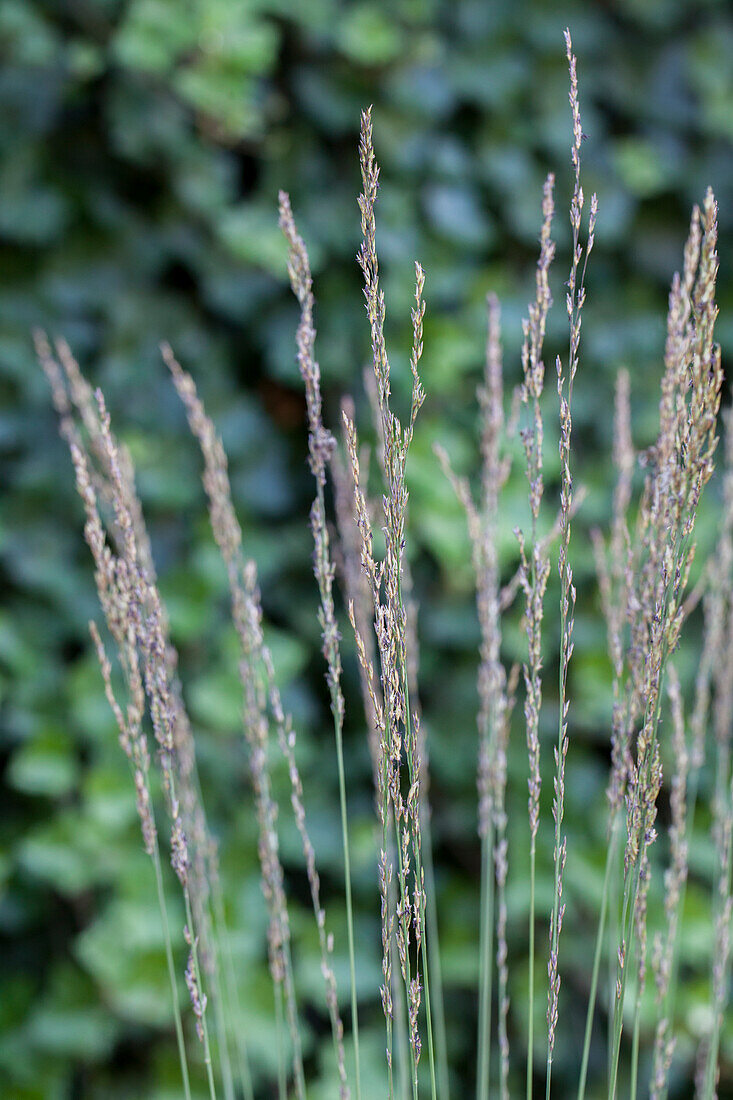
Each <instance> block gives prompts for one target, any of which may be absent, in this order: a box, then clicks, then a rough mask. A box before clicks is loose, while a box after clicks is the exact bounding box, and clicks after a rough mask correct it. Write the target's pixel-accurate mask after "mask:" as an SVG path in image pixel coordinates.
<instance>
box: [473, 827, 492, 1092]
mask: <svg viewBox="0 0 733 1100" xmlns="http://www.w3.org/2000/svg"><path fill="white" fill-rule="evenodd" d="M493 847H494V826H493V823H488V824H487V825H486V829H485V831H484V835H483V836H482V837H481V912H480V916H479V920H480V942H479V1017H478V1029H479V1031H478V1058H479V1061H478V1073H477V1077H476V1100H489V1082H490V1078H491V984H492V973H493V967H492V963H493V954H494V868H493V858H492V857H493Z"/></svg>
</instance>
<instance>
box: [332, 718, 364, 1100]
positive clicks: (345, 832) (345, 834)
mask: <svg viewBox="0 0 733 1100" xmlns="http://www.w3.org/2000/svg"><path fill="white" fill-rule="evenodd" d="M334 729H335V733H336V758H337V761H338V775H339V801H340V804H341V841H342V844H343V850H344V878H345V884H346V889H345V892H346V928H347V933H348V944H349V979H350V982H351V1031H352V1036H353V1040H354V1064H355V1073H356V1097H357V1100H361V1069H360V1063H359V1013H358V1008H357V997H356V963H355V952H354V910H353V902H352V896H351V856H350V854H349V826H348V814H347V809H346V779H345V775H344V744H343V735H342V734H343V730H342V723H341V721H340V720H339V719H338V718H334Z"/></svg>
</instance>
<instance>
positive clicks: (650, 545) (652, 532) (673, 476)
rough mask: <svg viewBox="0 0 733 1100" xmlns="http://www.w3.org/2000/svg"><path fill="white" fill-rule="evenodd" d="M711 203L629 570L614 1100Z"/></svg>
mask: <svg viewBox="0 0 733 1100" xmlns="http://www.w3.org/2000/svg"><path fill="white" fill-rule="evenodd" d="M716 240H717V221H716V206H715V201H714V199H713V196H712V193H711V192H708V194H707V196H706V200H705V205H704V209H703V212H702V214H701V213H700V211H699V210H698V209H697V208H696V209H695V211H694V214H693V219H692V224H691V229H690V236H689V239H688V242H687V246H686V249H685V263H684V268H683V273H682V276H681V277H680V276H675V278H674V281H673V284H672V291H671V294H670V308H669V316H668V328H667V342H666V349H665V373H664V378H663V381H662V397H661V402H660V429H659V435H658V437H657V442H656V444H655V445H654V447H653V448H652V449H651V450H650V451H649V452H647V455H646V456H645V461H646V463H647V466H648V468H649V472H648V473H647V477H646V480H645V485H644V490H643V495H642V502H641V507H640V511H639V520H638V529H637V532H636V539H635V542H636V545H637V547H638V548H639V549H638V560H637V562H635V563H634V567H635V569H634V578H633V592H632V594H631V599H632V600H633V605H632V606H633V608H634V614H633V616H632V621H631V623H630V642H629V648H628V651H627V656H626V661H627V670H628V671H627V677H628V678H627V690H628V691H629V692H630V693H632V694H633V696H634V697H635V699H636V700H637V706H638V713H639V724H640V725H639V729H638V732H637V735H636V740H635V745H634V750H633V757H632V759H631V761H630V763H629V767H628V777H627V789H626V847H625V853H624V895H623V906H622V917H621V933H620V941H619V944H618V953H617V957H618V962H617V981H616V1001H615V1007H614V1022H613V1042H612V1068H611V1075H610V1081H609V1098H612V1097H614V1096H615V1095H616V1088H617V1079H618V1065H619V1054H620V1043H621V1032H622V1028H623V1003H624V993H625V988H626V977H627V972H628V959H629V953H630V951H631V949H632V946H633V940H634V935H635V929H636V930H637V935H638V929H639V928H640V927H641V926H642V925H643V924H644V921H645V915H644V911H643V905H644V894H645V891H644V875H645V868H646V866H647V857H648V849H649V846H650V845H651V844H652V843H653V841H654V839H655V837H656V832H655V827H654V823H655V818H656V803H657V795H658V793H659V789H660V786H661V782H662V772H661V758H660V748H659V740H658V729H659V721H660V711H661V689H662V681H663V676H664V671H665V668H666V664H667V659H668V657H669V655H670V654H671V653H672V652H673V651H674V649H675V648H676V646H677V643H678V640H679V635H680V631H681V628H682V623H683V619H684V613H685V608H684V601H683V595H684V591H685V588H686V585H687V580H688V576H689V570H690V565H691V562H692V558H693V556H694V547H695V543H694V528H695V520H696V517H697V509H698V504H699V500H700V494H701V492H702V489H703V488H704V486H705V484H706V483H707V481H708V480H709V478H710V476H711V474H712V469H713V455H714V451H715V446H716V443H717V437H716V435H715V428H716V418H717V413H718V407H719V404H720V389H721V384H722V371H721V367H720V349H719V348H718V347H717V345H715V343H714V341H713V328H714V324H715V317H716V315H717V307H716V306H715V302H714V291H715V278H716V275H717V268H718V262H717V254H716V251H715V245H716Z"/></svg>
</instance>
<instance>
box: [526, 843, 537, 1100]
mask: <svg viewBox="0 0 733 1100" xmlns="http://www.w3.org/2000/svg"><path fill="white" fill-rule="evenodd" d="M536 861H537V860H536V843H535V838H534V837H532V840H531V845H530V849H529V992H528V994H527V999H528V1004H527V1010H528V1018H527V1100H532V1070H533V1062H534V923H535V864H536Z"/></svg>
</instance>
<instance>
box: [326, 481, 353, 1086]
mask: <svg viewBox="0 0 733 1100" xmlns="http://www.w3.org/2000/svg"><path fill="white" fill-rule="evenodd" d="M323 477H325V473H324V475H323ZM316 481H317V490H316V491H317V502H318V503H317V514H318V515H319V516H320V517H321V521H322V530H321V533H320V537H319V536H318V535H316V552H317V553H318V554H319V555H320V556H321V557H322V559H323V560H322V561H321V562H320V565H319V567H318V568H317V569H316V575H317V579H318V588H319V593H320V597H321V611H322V614H323V616H324V618H323V622H324V639H325V638H326V637H327V635H326V633H325V629H326V628H325V624H326V623H327V622H329V620H330V622H331V625H333V627H334V632H335V623H334V622H333V601H332V598H331V592H330V588H329V587H328V586H329V584H330V581H329V580H328V578H329V577H330V576H331V560H330V553H329V539H328V529H327V527H326V522H325V516H326V501H325V495H324V492H323V478H321V477H317V478H316ZM329 608H330V613H329V611H328V609H329ZM337 637H338V635H336V634H335V633H334V637H333V638H332V639H331V640H330V641H327V642H326V645H327V647H328V648H327V661H328V668H329V675H328V685H329V691H330V695H331V713H332V714H333V729H334V736H335V740H336V759H337V764H338V781H339V806H340V810H341V844H342V847H343V853H344V886H345V895H346V932H347V940H348V950H349V980H350V983H351V1032H352V1037H353V1042H354V1068H355V1076H356V1100H361V1067H360V1060H359V1010H358V1004H357V995H356V963H355V951H354V907H353V900H352V892H351V854H350V850H349V815H348V810H347V805H346V776H345V770H344V739H343V699H342V697H341V689H340V687H339V675H340V669H341V663H340V656H339V651H338V642H337V641H336V640H335V639H336V638H337ZM334 1042H336V1036H335V1035H334Z"/></svg>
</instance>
